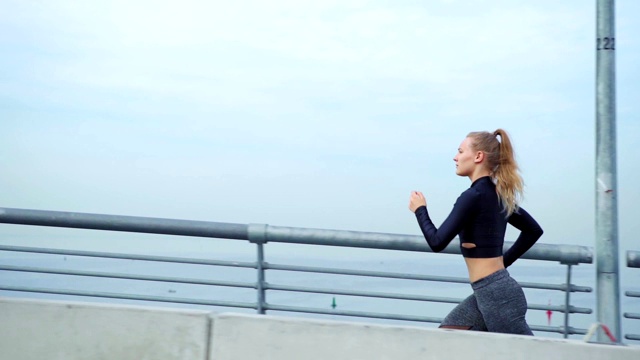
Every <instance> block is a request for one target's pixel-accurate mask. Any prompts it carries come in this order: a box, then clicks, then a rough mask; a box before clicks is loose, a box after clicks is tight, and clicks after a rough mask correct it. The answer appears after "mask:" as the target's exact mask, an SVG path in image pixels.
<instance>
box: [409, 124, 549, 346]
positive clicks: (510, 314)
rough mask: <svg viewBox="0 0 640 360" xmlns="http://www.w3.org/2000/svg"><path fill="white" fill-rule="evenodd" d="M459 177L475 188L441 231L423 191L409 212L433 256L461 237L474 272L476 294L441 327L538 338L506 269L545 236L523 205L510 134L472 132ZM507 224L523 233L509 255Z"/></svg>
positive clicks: (461, 151) (457, 159)
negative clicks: (432, 219)
mask: <svg viewBox="0 0 640 360" xmlns="http://www.w3.org/2000/svg"><path fill="white" fill-rule="evenodd" d="M453 161H455V162H456V174H457V175H459V176H467V177H469V179H470V180H471V187H470V188H469V189H467V190H466V191H465V192H463V193H462V194H461V195H460V197H459V198H458V200H457V201H456V203H455V205H454V206H453V210H452V211H451V214H449V216H448V217H447V219H446V220H445V221H444V222H443V223H442V225H441V226H440V228H436V227H435V226H434V224H433V222H432V221H431V219H430V218H429V212H428V211H427V202H426V199H425V197H424V195H423V194H422V193H421V192H418V191H414V192H412V193H411V197H410V200H409V209H410V210H411V211H412V212H414V213H415V215H416V218H417V220H418V224H419V225H420V229H421V230H422V233H423V234H424V237H425V238H426V240H427V243H428V244H429V246H430V247H431V249H432V250H433V251H434V252H440V251H442V250H443V249H444V248H446V247H447V245H448V244H449V243H450V242H451V240H453V238H454V237H455V236H456V235H458V236H459V238H460V250H461V252H462V256H464V260H465V262H466V264H467V269H468V270H469V280H470V282H471V287H472V288H473V294H472V295H471V296H469V297H468V298H466V299H465V300H464V301H462V302H461V303H460V304H459V305H458V306H456V307H455V308H454V309H453V310H452V311H451V312H450V313H449V315H447V316H446V317H445V319H444V320H443V321H442V324H440V327H441V328H452V329H464V330H478V331H491V332H501V333H511V334H524V335H533V333H532V332H531V329H530V328H529V325H527V322H526V320H525V314H526V312H527V300H526V299H525V296H524V292H523V291H522V288H521V287H520V285H519V284H518V283H517V282H516V281H515V280H513V279H512V278H511V276H510V275H509V273H508V272H507V270H506V267H508V266H509V265H511V264H512V263H513V262H514V261H516V259H518V258H519V257H520V256H522V254H524V253H525V252H526V251H527V250H529V248H531V246H533V244H534V243H535V242H536V241H537V240H538V239H539V238H540V236H542V229H541V228H540V225H538V223H537V222H536V221H535V220H534V219H533V218H532V217H531V215H529V214H528V213H527V212H526V211H525V210H524V209H523V208H521V207H519V206H518V200H519V198H520V197H521V195H522V190H523V182H522V178H521V177H520V174H519V173H518V165H517V164H516V161H515V158H514V154H513V148H512V146H511V142H510V140H509V137H508V136H507V133H506V132H505V131H504V130H502V129H498V130H496V131H494V132H493V133H489V132H472V133H470V134H469V135H467V137H466V138H465V139H464V141H462V143H461V144H460V148H458V154H457V155H456V156H455V158H453ZM507 223H509V224H511V225H513V226H514V227H516V228H517V229H518V230H520V231H521V232H520V235H519V236H518V239H517V240H516V242H515V243H514V244H513V246H512V247H511V248H510V249H509V250H507V251H506V252H505V253H504V255H503V253H502V246H503V243H504V235H505V231H506V227H507Z"/></svg>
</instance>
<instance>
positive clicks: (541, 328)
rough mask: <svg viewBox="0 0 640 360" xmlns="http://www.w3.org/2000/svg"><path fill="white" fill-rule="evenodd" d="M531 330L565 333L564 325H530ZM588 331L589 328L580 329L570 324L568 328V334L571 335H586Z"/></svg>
mask: <svg viewBox="0 0 640 360" xmlns="http://www.w3.org/2000/svg"><path fill="white" fill-rule="evenodd" d="M529 327H530V328H531V330H533V331H544V332H554V333H560V334H564V327H563V326H543V325H529ZM586 333H587V329H580V328H575V327H572V326H569V327H568V328H567V334H569V335H585V334H586Z"/></svg>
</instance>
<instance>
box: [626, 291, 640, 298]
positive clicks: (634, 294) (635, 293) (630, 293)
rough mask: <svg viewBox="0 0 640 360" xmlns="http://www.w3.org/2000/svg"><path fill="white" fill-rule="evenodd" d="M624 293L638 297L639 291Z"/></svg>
mask: <svg viewBox="0 0 640 360" xmlns="http://www.w3.org/2000/svg"><path fill="white" fill-rule="evenodd" d="M624 294H625V295H627V296H629V297H640V291H625V293H624Z"/></svg>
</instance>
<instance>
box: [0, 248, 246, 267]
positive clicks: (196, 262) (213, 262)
mask: <svg viewBox="0 0 640 360" xmlns="http://www.w3.org/2000/svg"><path fill="white" fill-rule="evenodd" d="M0 251H15V252H26V253H36V254H50V255H69V256H85V257H98V258H108V259H119V260H142V261H156V262H170V263H177V264H191V265H212V266H227V267H242V268H253V269H255V268H256V263H254V262H239V261H221V260H208V259H190V258H182V257H170V256H156V255H142V254H121V253H110V252H96V251H85V250H68V249H55V248H37V247H25V246H10V245H0Z"/></svg>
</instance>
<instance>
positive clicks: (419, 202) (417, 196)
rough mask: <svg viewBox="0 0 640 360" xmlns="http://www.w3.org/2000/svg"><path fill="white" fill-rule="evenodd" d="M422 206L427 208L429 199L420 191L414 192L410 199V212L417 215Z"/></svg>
mask: <svg viewBox="0 0 640 360" xmlns="http://www.w3.org/2000/svg"><path fill="white" fill-rule="evenodd" d="M420 206H427V199H425V198H424V195H422V193H421V192H420V191H412V192H411V196H410V197H409V210H411V212H412V213H415V212H416V210H417V209H418V208H419V207H420Z"/></svg>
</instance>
